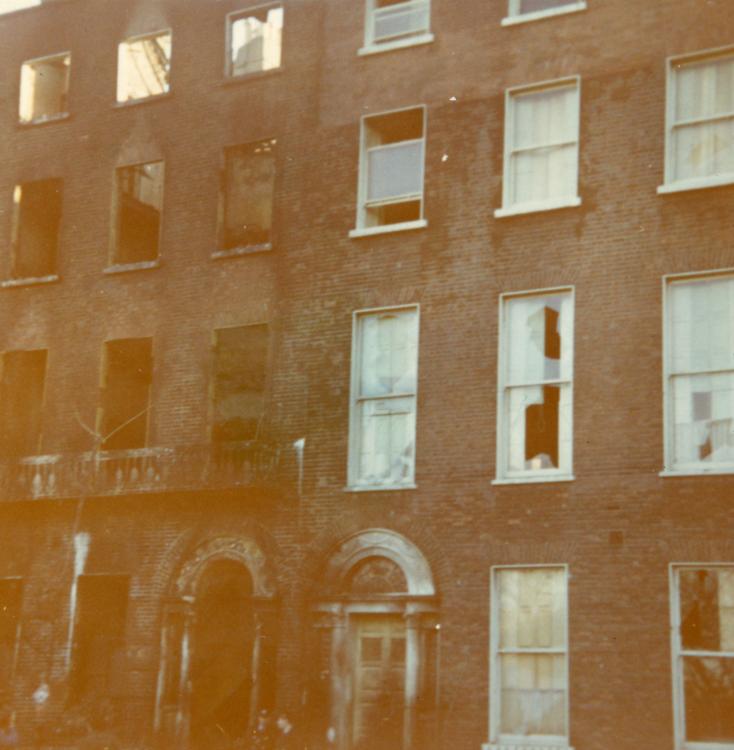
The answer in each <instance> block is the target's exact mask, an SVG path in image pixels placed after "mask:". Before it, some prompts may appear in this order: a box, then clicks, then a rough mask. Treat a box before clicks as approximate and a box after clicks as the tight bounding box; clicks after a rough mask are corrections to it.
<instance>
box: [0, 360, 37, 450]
mask: <svg viewBox="0 0 734 750" xmlns="http://www.w3.org/2000/svg"><path fill="white" fill-rule="evenodd" d="M45 380H46V350H45V349H37V350H34V351H15V352H5V353H4V354H3V355H2V380H1V381H0V448H1V449H2V452H3V453H4V454H5V455H10V456H24V455H32V454H35V453H38V450H39V448H40V443H41V414H42V410H43V395H44V384H45Z"/></svg>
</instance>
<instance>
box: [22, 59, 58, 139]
mask: <svg viewBox="0 0 734 750" xmlns="http://www.w3.org/2000/svg"><path fill="white" fill-rule="evenodd" d="M60 58H67V59H68V61H69V62H68V63H67V68H68V73H67V75H68V85H67V90H66V97H67V101H66V109H65V110H64V111H63V112H55V113H53V114H50V115H40V116H39V117H32V118H31V119H29V120H24V119H23V110H22V107H23V69H24V68H25V67H26V65H28V66H30V67H33V66H34V65H37V64H38V63H45V62H48V61H50V60H56V59H60ZM70 88H71V51H70V50H67V51H65V52H55V53H53V54H52V55H43V56H42V57H34V58H33V59H31V60H23V62H22V63H21V64H20V86H19V89H18V94H19V95H18V122H20V123H21V124H22V125H36V124H38V123H42V122H53V121H54V120H64V119H66V118H67V117H69V101H68V97H69V89H70Z"/></svg>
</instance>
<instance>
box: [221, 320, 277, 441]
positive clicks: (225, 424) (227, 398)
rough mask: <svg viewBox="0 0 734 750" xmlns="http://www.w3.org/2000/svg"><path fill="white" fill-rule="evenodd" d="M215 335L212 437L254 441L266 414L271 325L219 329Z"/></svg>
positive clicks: (222, 439)
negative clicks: (266, 377)
mask: <svg viewBox="0 0 734 750" xmlns="http://www.w3.org/2000/svg"><path fill="white" fill-rule="evenodd" d="M214 335H215V347H214V384H213V385H214V393H213V399H214V423H213V426H212V440H214V441H215V442H223V441H233V440H252V439H254V438H256V437H257V436H258V428H259V424H260V420H261V418H262V413H263V404H264V391H265V376H266V367H267V355H268V326H267V325H254V326H240V327H237V328H220V329H219V330H217V331H215V332H214Z"/></svg>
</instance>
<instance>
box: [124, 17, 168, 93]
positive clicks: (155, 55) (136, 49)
mask: <svg viewBox="0 0 734 750" xmlns="http://www.w3.org/2000/svg"><path fill="white" fill-rule="evenodd" d="M170 72H171V32H170V31H159V32H156V33H155V34H146V35H145V36H138V37H133V38H131V39H126V40H125V41H124V42H121V43H120V45H119V47H118V49H117V101H118V102H127V101H131V100H135V99H146V98H148V97H150V96H159V95H160V94H165V93H167V92H168V90H169V88H170V83H169V76H170Z"/></svg>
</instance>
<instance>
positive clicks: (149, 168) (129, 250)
mask: <svg viewBox="0 0 734 750" xmlns="http://www.w3.org/2000/svg"><path fill="white" fill-rule="evenodd" d="M162 209H163V162H162V161H157V162H150V163H148V164H137V165H136V166H133V167H122V168H121V169H118V170H117V238H116V239H117V242H116V246H115V254H114V259H113V260H114V262H115V263H141V262H143V261H149V260H155V259H156V258H157V257H158V245H159V238H160V229H161V211H162Z"/></svg>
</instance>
